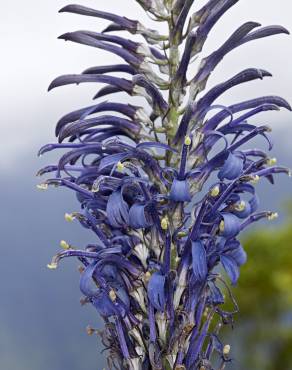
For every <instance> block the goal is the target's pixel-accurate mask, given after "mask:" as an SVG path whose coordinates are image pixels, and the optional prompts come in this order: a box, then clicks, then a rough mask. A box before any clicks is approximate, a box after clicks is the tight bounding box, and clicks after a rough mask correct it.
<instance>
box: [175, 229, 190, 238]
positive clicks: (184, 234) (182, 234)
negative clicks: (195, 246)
mask: <svg viewBox="0 0 292 370" xmlns="http://www.w3.org/2000/svg"><path fill="white" fill-rule="evenodd" d="M187 235H188V233H187V232H185V231H179V232H178V233H177V236H178V237H179V238H183V237H184V236H187Z"/></svg>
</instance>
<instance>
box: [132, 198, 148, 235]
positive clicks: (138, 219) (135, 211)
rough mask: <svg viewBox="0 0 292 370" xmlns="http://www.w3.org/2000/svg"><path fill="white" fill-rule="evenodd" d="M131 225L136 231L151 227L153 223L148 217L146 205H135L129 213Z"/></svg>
mask: <svg viewBox="0 0 292 370" xmlns="http://www.w3.org/2000/svg"><path fill="white" fill-rule="evenodd" d="M129 224H130V226H131V227H133V228H134V229H142V228H145V227H149V226H151V224H152V222H150V220H149V216H148V217H147V215H146V211H145V205H144V204H138V203H135V204H133V205H132V207H131V208H130V211H129Z"/></svg>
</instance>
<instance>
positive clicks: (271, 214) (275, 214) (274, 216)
mask: <svg viewBox="0 0 292 370" xmlns="http://www.w3.org/2000/svg"><path fill="white" fill-rule="evenodd" d="M278 217H279V215H278V213H277V212H273V213H270V214H269V215H268V220H269V221H273V220H275V219H276V218H278Z"/></svg>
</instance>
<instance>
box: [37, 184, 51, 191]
mask: <svg viewBox="0 0 292 370" xmlns="http://www.w3.org/2000/svg"><path fill="white" fill-rule="evenodd" d="M48 187H49V185H48V184H46V183H43V184H38V185H37V188H38V189H39V190H48Z"/></svg>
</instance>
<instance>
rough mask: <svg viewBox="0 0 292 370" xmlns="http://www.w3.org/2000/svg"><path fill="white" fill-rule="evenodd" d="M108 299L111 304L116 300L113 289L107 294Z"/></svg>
mask: <svg viewBox="0 0 292 370" xmlns="http://www.w3.org/2000/svg"><path fill="white" fill-rule="evenodd" d="M109 297H110V299H111V300H112V301H113V302H114V301H115V300H116V299H117V295H116V292H115V291H114V290H113V289H112V290H111V291H110V292H109Z"/></svg>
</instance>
